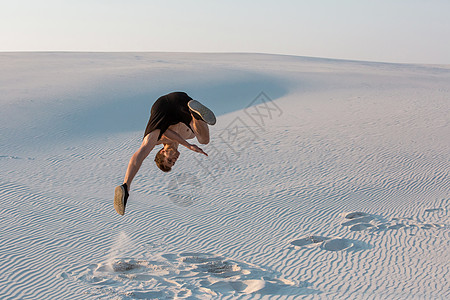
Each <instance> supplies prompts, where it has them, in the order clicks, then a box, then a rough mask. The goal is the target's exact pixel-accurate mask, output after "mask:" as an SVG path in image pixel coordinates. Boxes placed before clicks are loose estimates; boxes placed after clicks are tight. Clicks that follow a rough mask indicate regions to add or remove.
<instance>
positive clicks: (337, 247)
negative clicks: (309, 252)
mask: <svg viewBox="0 0 450 300" xmlns="http://www.w3.org/2000/svg"><path fill="white" fill-rule="evenodd" d="M351 247H353V243H352V242H351V241H350V240H347V239H332V240H329V241H325V242H324V243H323V244H322V246H321V248H322V249H324V250H328V251H342V250H345V249H350V248H351Z"/></svg>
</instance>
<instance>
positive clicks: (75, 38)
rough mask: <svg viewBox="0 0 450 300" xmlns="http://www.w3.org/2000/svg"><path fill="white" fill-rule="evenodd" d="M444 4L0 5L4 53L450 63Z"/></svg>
mask: <svg viewBox="0 0 450 300" xmlns="http://www.w3.org/2000/svg"><path fill="white" fill-rule="evenodd" d="M449 16H450V0H297V1H295V0H272V1H267V0H259V1H257V0H254V1H250V0H227V1H225V0H223V1H216V0H184V1H182V0H0V51H151V52H153V51H164V52H166V51H168V52H257V53H273V54H289V55H298V56H312V57H324V58H340V59H354V60H368V61H382V62H401V63H432V64H450V17H449Z"/></svg>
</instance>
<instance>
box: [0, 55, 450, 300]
mask: <svg viewBox="0 0 450 300" xmlns="http://www.w3.org/2000/svg"><path fill="white" fill-rule="evenodd" d="M0 66H1V68H0V134H1V136H0V139H1V144H0V167H1V170H2V172H1V177H0V204H1V209H0V212H1V213H0V220H1V226H2V228H1V230H0V298H1V299H165V298H167V299H172V298H178V299H179V298H188V299H218V298H224V299H229V298H239V299H260V298H264V299H268V298H274V299H298V298H301V299H303V298H304V299H449V298H450V284H449V266H450V265H449V261H450V251H449V250H448V249H449V242H450V239H449V233H450V230H449V229H450V226H449V225H450V223H449V212H448V209H449V205H450V186H449V182H450V178H449V171H450V159H449V153H450V66H426V65H425V66H424V65H398V64H384V63H365V62H351V61H336V60H325V59H308V58H302V57H290V56H275V55H259V54H182V53H177V54H175V53H120V54H119V53H110V54H105V53H95V54H92V53H84V54H80V53H1V54H0ZM175 90H182V91H186V92H187V93H188V94H189V95H191V96H192V97H193V98H195V99H198V100H200V101H201V102H202V103H204V104H206V105H207V106H209V107H211V108H212V109H213V110H214V111H215V112H216V113H217V115H218V123H217V124H216V125H215V126H214V127H212V128H211V132H212V141H211V143H210V144H209V145H207V146H205V147H203V148H204V150H205V151H206V152H208V153H209V157H205V156H201V155H200V154H197V153H193V152H191V151H189V150H187V149H185V148H180V151H181V156H180V159H179V161H178V162H177V165H176V167H175V168H174V171H173V172H171V173H168V174H164V173H162V172H160V171H159V170H158V169H157V168H156V167H155V166H154V163H153V156H154V155H153V154H151V156H150V157H149V158H148V159H147V160H146V161H145V162H144V164H143V166H142V168H141V171H140V172H139V174H138V176H137V177H136V179H135V181H134V183H133V186H132V191H131V197H130V200H129V205H128V207H127V212H126V215H125V216H123V217H121V216H119V215H117V214H116V212H115V211H114V208H113V205H112V198H113V191H114V187H115V186H116V185H118V184H120V183H122V179H123V176H124V173H125V170H126V166H127V163H128V160H129V158H130V156H131V155H132V154H133V152H134V151H135V150H136V149H137V147H138V146H139V144H140V141H141V139H142V134H143V131H144V129H145V125H146V123H147V120H148V117H149V110H150V107H151V105H152V103H153V102H154V101H155V100H156V99H157V98H158V97H159V96H160V95H163V94H165V93H168V92H171V91H175ZM261 92H263V94H260V93H261ZM269 98H270V99H269ZM270 100H273V101H270ZM250 105H253V106H250ZM255 105H256V106H255ZM154 152H156V151H153V153H154Z"/></svg>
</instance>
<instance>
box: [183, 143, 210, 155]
mask: <svg viewBox="0 0 450 300" xmlns="http://www.w3.org/2000/svg"><path fill="white" fill-rule="evenodd" d="M187 148H188V149H190V150H192V151H194V152H197V153H202V154H205V155H206V156H208V154H206V153H205V152H204V151H203V150H202V149H200V147H198V146H197V145H194V144H189V146H188V147H187Z"/></svg>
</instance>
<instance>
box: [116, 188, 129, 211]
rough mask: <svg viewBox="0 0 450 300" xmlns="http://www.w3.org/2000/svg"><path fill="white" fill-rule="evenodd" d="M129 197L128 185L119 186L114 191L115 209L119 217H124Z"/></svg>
mask: <svg viewBox="0 0 450 300" xmlns="http://www.w3.org/2000/svg"><path fill="white" fill-rule="evenodd" d="M128 196H129V194H128V187H127V184H126V183H124V184H122V185H119V186H118V187H116V189H115V190H114V208H115V209H116V211H117V213H118V214H119V215H122V216H123V215H124V214H125V207H126V206H127V200H128Z"/></svg>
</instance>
